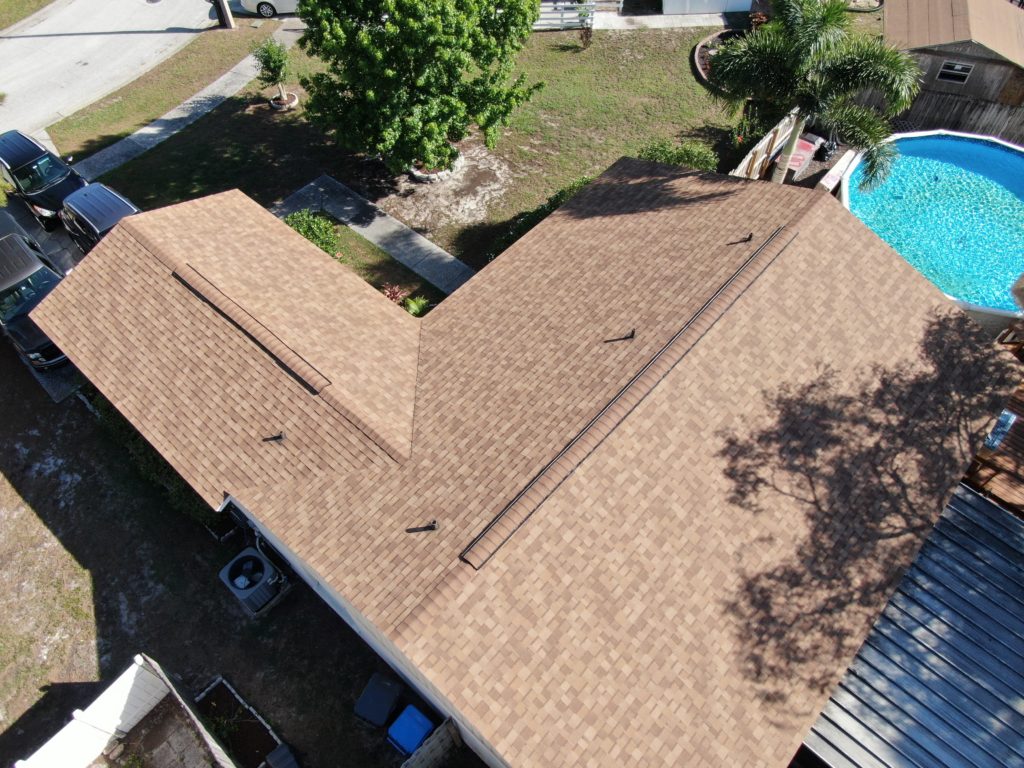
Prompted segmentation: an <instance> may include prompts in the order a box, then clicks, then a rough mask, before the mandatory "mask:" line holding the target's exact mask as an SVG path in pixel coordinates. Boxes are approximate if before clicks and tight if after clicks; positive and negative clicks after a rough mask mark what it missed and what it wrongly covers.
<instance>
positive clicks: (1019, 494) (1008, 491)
mask: <svg viewBox="0 0 1024 768" xmlns="http://www.w3.org/2000/svg"><path fill="white" fill-rule="evenodd" d="M1006 410H1008V411H1011V412H1012V413H1014V414H1016V415H1017V420H1016V421H1015V422H1014V424H1013V426H1012V427H1010V431H1009V432H1008V433H1007V434H1006V437H1004V438H1003V440H1002V442H1001V443H1000V444H999V445H998V447H996V448H995V449H988V448H982V449H981V450H980V451H978V455H977V456H975V457H974V461H973V462H971V467H970V469H969V470H967V475H966V477H965V478H964V481H965V482H966V483H967V484H968V485H970V486H971V487H972V488H974V489H975V490H977V491H978V492H979V493H981V494H983V495H985V496H988V497H989V498H991V499H993V500H994V501H996V502H997V503H999V504H1000V505H1001V506H1003V507H1004V508H1006V509H1008V510H1009V511H1011V512H1014V513H1015V514H1017V515H1020V516H1024V385H1022V386H1021V387H1020V388H1019V389H1017V391H1016V392H1014V394H1013V397H1011V398H1010V402H1009V403H1008V404H1007V406H1006Z"/></svg>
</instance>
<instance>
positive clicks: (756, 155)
mask: <svg viewBox="0 0 1024 768" xmlns="http://www.w3.org/2000/svg"><path fill="white" fill-rule="evenodd" d="M795 124H796V110H795V109H794V110H793V111H792V112H790V113H789V114H788V115H786V116H785V117H784V118H782V119H781V120H780V121H779V122H778V123H776V125H775V127H773V128H772V129H771V130H770V131H768V133H767V134H765V136H764V138H762V139H761V140H760V141H759V142H757V144H755V145H754V146H753V148H752V149H751V150H750V151H749V152H747V154H746V156H745V157H744V158H743V159H742V160H741V161H740V164H739V165H737V166H736V167H735V168H734V169H733V170H731V171H729V175H730V176H739V177H741V178H744V179H760V178H761V177H763V176H764V174H765V172H766V171H767V170H768V166H769V165H770V164H771V162H772V158H773V157H775V155H776V153H778V151H779V150H780V149H782V145H783V144H785V143H786V139H788V138H789V134H790V133H792V131H793V126H794V125H795Z"/></svg>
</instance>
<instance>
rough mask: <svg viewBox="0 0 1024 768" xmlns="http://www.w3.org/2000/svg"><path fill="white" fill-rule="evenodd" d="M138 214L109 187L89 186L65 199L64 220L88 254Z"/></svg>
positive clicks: (74, 238) (72, 234)
mask: <svg viewBox="0 0 1024 768" xmlns="http://www.w3.org/2000/svg"><path fill="white" fill-rule="evenodd" d="M138 212H139V209H138V208H136V207H135V204H134V203H132V202H131V201H130V200H128V199H127V198H124V197H122V196H121V195H119V194H118V193H117V192H115V191H114V190H112V189H111V188H110V187H108V186H107V185H106V184H89V185H88V186H85V187H82V188H81V189H77V190H75V191H74V192H72V193H71V194H70V195H68V196H67V197H66V198H64V205H63V206H61V209H60V219H61V221H63V222H64V229H66V230H67V231H68V234H69V235H71V239H72V240H74V241H75V245H77V246H78V250H80V251H81V252H82V253H88V252H89V251H91V250H92V249H93V246H95V245H96V243H98V242H99V241H100V240H101V239H102V238H103V236H104V235H105V234H107V232H109V231H110V230H112V229H113V228H114V225H115V224H117V222H119V221H120V220H121V219H123V218H125V217H126V216H132V215H134V214H136V213H138Z"/></svg>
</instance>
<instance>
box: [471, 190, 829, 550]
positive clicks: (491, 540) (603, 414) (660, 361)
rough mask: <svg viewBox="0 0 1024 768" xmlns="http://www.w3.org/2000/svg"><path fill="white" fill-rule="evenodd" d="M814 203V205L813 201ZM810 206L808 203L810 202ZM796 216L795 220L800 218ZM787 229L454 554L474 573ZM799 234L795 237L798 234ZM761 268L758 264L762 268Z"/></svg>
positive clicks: (716, 314) (746, 282)
mask: <svg viewBox="0 0 1024 768" xmlns="http://www.w3.org/2000/svg"><path fill="white" fill-rule="evenodd" d="M814 202H817V201H814ZM812 205H813V203H812ZM802 213H803V211H801V215H798V216H797V218H796V220H797V221H799V220H800V218H802ZM785 229H786V225H781V226H779V227H777V228H776V229H775V230H774V231H773V232H772V233H771V234H770V235H769V236H768V238H767V239H766V240H765V241H764V242H763V243H761V245H759V246H758V247H757V248H756V249H755V250H754V252H753V253H752V254H750V256H748V257H747V258H746V260H744V262H743V263H742V264H741V265H740V266H739V267H738V268H737V269H736V271H734V272H733V273H732V275H730V276H729V277H728V278H727V279H726V280H725V281H724V282H723V283H722V284H721V285H720V286H719V287H718V288H717V289H716V290H715V291H714V293H712V295H711V297H710V298H709V299H708V300H707V301H706V302H705V303H704V304H703V305H702V306H701V307H700V308H699V309H698V310H697V311H696V312H695V313H694V314H693V315H692V316H691V317H690V318H689V319H687V321H686V322H685V323H684V324H683V326H682V327H681V328H680V329H679V330H678V331H676V333H675V334H673V335H672V337H671V338H670V339H669V340H668V341H667V342H666V343H665V344H664V345H663V346H662V347H661V348H660V349H659V350H658V351H657V352H656V353H655V354H654V356H653V357H652V358H651V359H650V360H648V361H647V362H646V363H645V364H644V365H643V366H642V367H641V368H640V370H639V371H637V373H636V374H635V375H634V376H633V377H632V378H631V379H630V380H629V381H628V382H627V383H626V384H625V386H623V387H622V389H620V390H619V391H618V392H617V393H616V394H615V395H614V396H613V397H612V399H611V400H610V401H609V402H608V403H607V404H606V405H605V406H604V407H603V408H602V409H601V410H600V411H599V412H598V414H597V415H596V416H594V418H593V419H591V420H590V421H589V422H588V423H587V424H586V425H584V427H583V428H582V429H581V430H580V431H579V432H578V433H577V434H576V435H575V436H574V437H573V438H572V439H571V440H570V441H569V442H568V443H567V444H566V445H565V446H564V447H563V448H562V449H561V450H560V451H559V452H558V453H557V454H556V455H555V457H554V458H553V459H551V460H550V461H549V462H548V463H547V464H546V465H545V466H544V467H543V468H542V469H541V470H540V471H539V472H538V473H537V474H536V475H534V477H533V478H532V479H531V480H530V481H529V482H528V483H527V484H526V486H525V487H524V488H523V489H522V490H520V491H519V493H517V494H516V496H515V497H514V498H513V499H512V500H511V501H510V502H509V503H508V504H506V505H505V507H504V508H503V509H502V510H501V511H500V512H499V513H498V514H497V515H496V516H495V517H494V518H493V519H492V520H491V522H490V523H488V524H487V525H486V526H485V527H484V529H483V530H482V531H481V532H480V533H478V534H477V535H476V536H475V537H474V538H473V540H472V541H471V542H470V543H469V545H468V546H466V548H465V549H464V550H463V551H462V552H461V553H460V554H459V559H460V560H462V561H463V562H465V563H467V564H469V565H471V566H472V567H473V568H475V569H477V570H479V569H480V568H482V567H483V566H484V565H486V563H487V561H488V560H490V559H491V557H493V556H494V555H495V554H496V553H497V551H498V550H499V549H500V548H501V547H502V546H504V544H505V542H507V541H508V540H509V539H510V538H511V537H512V535H513V534H514V533H515V532H516V531H517V530H519V528H521V527H522V526H523V524H524V523H525V522H526V521H527V520H528V519H529V518H530V517H531V516H532V515H533V513H534V512H535V511H536V510H537V509H538V508H539V507H540V505H541V504H543V503H544V501H545V500H546V499H547V498H548V496H550V495H551V494H552V493H553V492H554V491H555V489H556V488H558V486H560V485H561V484H562V483H563V482H564V481H565V480H566V479H567V478H568V477H569V476H570V475H572V474H573V472H575V471H576V468H577V467H579V465H580V464H581V463H582V462H583V461H584V460H586V458H587V457H588V456H589V455H590V454H591V453H592V452H593V451H594V449H596V448H597V446H598V445H600V444H601V443H602V442H603V441H604V439H605V438H606V437H608V436H609V435H610V434H611V433H612V432H613V431H614V430H615V428H616V427H618V425H619V424H621V423H622V422H623V421H624V420H625V418H626V417H627V416H628V415H629V414H630V413H631V412H632V411H633V409H634V408H635V407H636V406H637V405H638V404H639V403H640V402H641V401H642V400H643V399H644V398H646V397H647V395H648V394H650V393H651V392H652V391H653V390H654V388H655V387H656V386H657V385H658V383H659V382H660V381H661V380H662V379H663V378H664V377H665V376H666V375H667V374H668V372H669V371H671V370H672V369H673V368H675V366H676V365H677V364H678V363H679V361H680V360H682V359H683V357H685V356H686V353H687V352H689V350H690V349H692V348H693V346H694V345H695V344H696V343H697V342H698V341H699V340H700V339H701V338H702V337H703V336H704V334H705V333H706V332H707V331H708V330H710V328H711V327H712V326H713V325H714V324H715V323H716V322H717V321H718V320H719V319H720V318H721V317H722V316H723V315H724V314H725V312H726V311H728V309H729V307H731V306H732V305H733V304H734V303H735V301H736V300H737V299H738V298H739V297H740V296H741V295H742V294H743V292H744V291H746V289H747V288H748V287H750V285H752V284H753V282H754V281H755V280H756V279H757V278H758V277H759V276H760V275H761V274H762V273H763V272H764V270H765V269H767V267H768V266H769V265H770V264H771V263H772V262H773V261H774V260H775V259H776V258H777V257H778V256H779V255H780V254H781V253H782V252H783V251H784V250H785V249H786V247H787V246H788V245H789V244H790V243H791V242H792V241H793V239H794V238H795V237H796V234H794V235H793V237H790V238H789V239H787V240H785V242H783V243H782V245H781V247H778V248H772V247H771V246H772V245H773V244H775V243H776V241H777V239H778V238H779V236H780V235H781V234H782V233H783V231H784V230H785ZM797 234H798V233H797ZM762 265H763V266H762Z"/></svg>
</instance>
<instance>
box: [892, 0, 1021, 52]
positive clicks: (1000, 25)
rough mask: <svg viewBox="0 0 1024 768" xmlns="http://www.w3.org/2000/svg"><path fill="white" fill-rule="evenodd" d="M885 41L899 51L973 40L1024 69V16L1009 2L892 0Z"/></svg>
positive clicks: (997, 0) (985, 0) (1000, 0)
mask: <svg viewBox="0 0 1024 768" xmlns="http://www.w3.org/2000/svg"><path fill="white" fill-rule="evenodd" d="M885 39H886V40H887V41H888V42H890V43H892V44H893V45H896V46H899V47H900V48H927V47H929V46H935V45H946V44H949V43H959V42H965V41H968V40H973V41H974V42H976V43H979V44H981V45H983V46H985V47H986V48H988V49H989V50H992V51H994V52H995V53H998V54H999V55H1000V56H1002V57H1003V58H1005V59H1007V60H1009V61H1012V62H1013V63H1015V64H1016V65H1017V66H1020V67H1024V13H1022V12H1021V9H1020V8H1017V7H1016V6H1015V5H1014V3H1010V2H1006V0H891V1H890V2H886V4H885Z"/></svg>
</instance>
